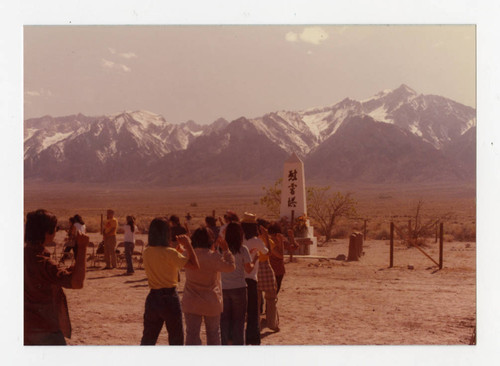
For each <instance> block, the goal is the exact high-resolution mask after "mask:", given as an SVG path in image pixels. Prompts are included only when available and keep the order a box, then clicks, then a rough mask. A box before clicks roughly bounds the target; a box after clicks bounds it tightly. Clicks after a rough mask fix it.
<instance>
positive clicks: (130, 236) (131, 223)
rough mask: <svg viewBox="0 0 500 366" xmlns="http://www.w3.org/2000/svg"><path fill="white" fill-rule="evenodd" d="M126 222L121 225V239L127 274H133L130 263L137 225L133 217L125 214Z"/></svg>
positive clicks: (132, 267)
mask: <svg viewBox="0 0 500 366" xmlns="http://www.w3.org/2000/svg"><path fill="white" fill-rule="evenodd" d="M126 220H127V223H126V224H125V225H124V226H123V232H124V234H123V236H124V238H123V241H124V245H125V261H126V262H127V275H132V274H134V265H133V263H132V254H133V253H134V247H135V233H136V232H137V226H136V225H135V217H134V216H127V218H126Z"/></svg>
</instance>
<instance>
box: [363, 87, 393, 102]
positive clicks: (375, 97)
mask: <svg viewBox="0 0 500 366" xmlns="http://www.w3.org/2000/svg"><path fill="white" fill-rule="evenodd" d="M389 93H392V89H384V90H382V91H381V92H378V93H377V94H375V95H374V96H373V97H370V98H368V99H363V100H362V101H361V103H366V102H369V101H372V100H375V99H380V98H383V97H385V96H386V95H387V94H389Z"/></svg>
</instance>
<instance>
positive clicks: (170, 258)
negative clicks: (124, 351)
mask: <svg viewBox="0 0 500 366" xmlns="http://www.w3.org/2000/svg"><path fill="white" fill-rule="evenodd" d="M186 238H187V237H185V236H184V235H180V236H178V237H177V240H178V241H181V242H182V243H183V245H180V244H179V245H178V246H177V248H172V247H170V246H169V242H170V228H169V224H168V221H167V219H166V218H162V217H158V218H155V219H153V221H151V224H150V226H149V234H148V246H147V248H146V249H144V253H143V255H142V256H143V260H144V269H145V270H146V277H147V279H148V284H149V288H150V292H149V294H148V296H147V298H146V304H145V309H144V331H143V335H142V339H141V345H155V344H156V341H157V340H158V336H159V335H160V331H161V328H162V327H163V324H165V325H166V327H167V331H168V343H169V344H170V345H183V344H184V328H183V325H182V311H181V304H180V301H179V295H178V294H177V285H178V282H179V279H178V272H179V270H180V269H181V268H183V267H185V268H190V269H198V268H200V264H199V262H198V258H197V256H196V253H195V252H194V249H193V247H192V246H191V241H189V240H186ZM183 252H185V253H186V255H187V256H184V255H183V254H182V253H183Z"/></svg>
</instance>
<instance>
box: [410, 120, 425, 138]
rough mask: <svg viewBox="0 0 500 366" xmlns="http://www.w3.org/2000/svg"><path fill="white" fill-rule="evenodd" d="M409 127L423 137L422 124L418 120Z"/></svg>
mask: <svg viewBox="0 0 500 366" xmlns="http://www.w3.org/2000/svg"><path fill="white" fill-rule="evenodd" d="M408 128H409V129H410V132H411V133H413V134H414V135H417V136H418V137H422V131H420V126H419V124H418V122H413V123H412V124H411V125H410V126H408Z"/></svg>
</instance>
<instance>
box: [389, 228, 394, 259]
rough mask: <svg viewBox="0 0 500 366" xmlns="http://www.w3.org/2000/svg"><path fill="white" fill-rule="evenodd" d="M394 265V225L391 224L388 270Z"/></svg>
mask: <svg viewBox="0 0 500 366" xmlns="http://www.w3.org/2000/svg"><path fill="white" fill-rule="evenodd" d="M393 265H394V223H393V222H391V250H390V255H389V268H392V266H393Z"/></svg>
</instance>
